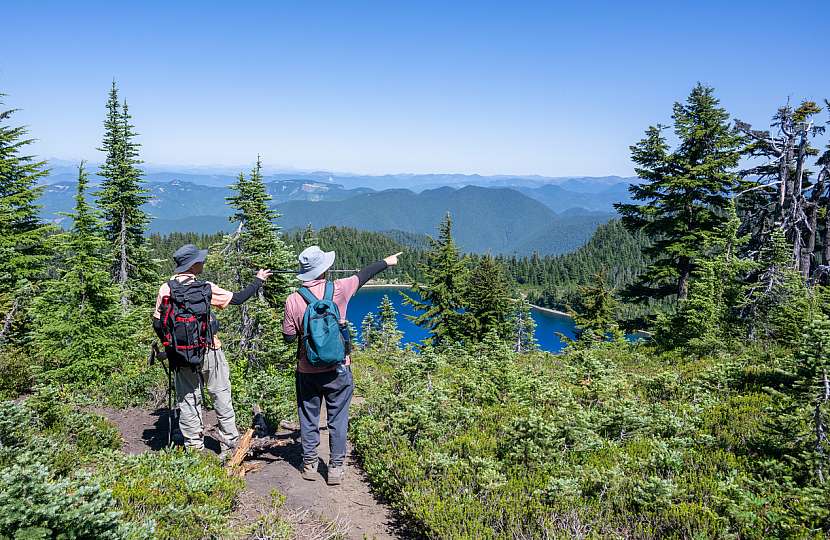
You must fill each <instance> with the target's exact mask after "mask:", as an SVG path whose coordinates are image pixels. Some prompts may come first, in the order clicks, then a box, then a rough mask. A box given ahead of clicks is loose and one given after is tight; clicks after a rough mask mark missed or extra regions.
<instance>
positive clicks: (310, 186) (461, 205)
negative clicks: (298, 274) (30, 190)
mask: <svg viewBox="0 0 830 540" xmlns="http://www.w3.org/2000/svg"><path fill="white" fill-rule="evenodd" d="M320 174H321V175H322V174H323V173H320ZM170 176H175V178H172V179H169V178H170ZM279 176H280V175H271V176H269V177H267V183H266V186H267V189H268V192H269V193H270V194H271V196H272V197H273V207H274V209H275V210H277V211H278V212H279V213H280V214H281V215H282V217H281V218H280V220H279V224H280V226H282V227H283V228H285V229H292V228H297V227H305V226H306V225H309V224H310V225H312V226H314V227H315V228H321V227H324V226H327V225H341V226H350V227H355V228H360V229H365V230H372V231H392V230H394V231H402V232H403V233H413V234H435V232H436V227H437V225H438V223H439V222H440V221H441V219H442V218H443V217H444V215H445V214H446V213H447V212H450V213H451V215H452V217H453V221H454V224H455V226H454V231H455V235H456V240H457V242H458V244H459V246H460V247H461V248H462V249H463V250H465V251H474V252H485V251H490V252H493V253H515V254H518V255H525V254H529V253H532V252H533V251H537V252H539V253H540V254H558V253H564V252H566V251H570V250H572V249H575V248H577V247H579V246H580V245H582V244H583V243H584V242H585V241H586V240H587V239H588V238H589V237H590V235H591V234H592V233H593V231H594V229H595V228H596V227H597V226H598V225H599V224H601V223H604V222H606V221H608V220H609V219H611V217H613V207H612V204H613V203H614V202H618V201H623V200H627V199H628V191H627V188H628V183H626V182H625V181H622V180H625V179H622V178H619V177H606V178H602V179H596V178H593V179H592V178H573V177H572V178H568V179H562V181H561V182H559V183H556V184H550V183H549V184H544V183H542V184H541V185H536V184H533V182H535V181H536V180H533V182H532V181H531V177H523V178H525V179H526V184H525V185H513V186H511V187H496V186H494V185H493V182H492V179H493V178H495V177H478V178H487V179H489V181H488V183H487V187H481V186H477V185H474V184H472V183H471V182H469V180H471V179H473V178H475V176H474V175H395V176H394V177H395V178H401V177H406V178H407V179H409V180H410V181H413V179H416V178H417V180H416V183H418V185H419V186H421V187H424V186H426V185H428V182H432V181H439V180H441V179H443V180H444V181H446V182H452V181H454V180H457V182H455V183H453V185H451V186H442V187H439V188H432V189H415V190H412V189H383V190H380V191H378V190H375V189H373V188H370V187H365V186H354V187H347V186H346V185H343V184H340V183H336V182H333V181H332V178H331V177H330V176H329V177H325V178H322V177H321V178H320V179H314V178H316V177H315V176H314V173H308V174H307V175H305V176H304V177H302V178H299V179H298V178H291V179H275V177H279ZM295 176H296V175H295ZM206 177H209V179H210V181H211V183H212V184H213V185H208V184H201V183H195V182H193V181H191V180H199V181H200V182H202V181H206ZM364 178H375V179H381V178H383V179H385V180H383V181H381V180H377V182H376V185H383V184H384V183H389V182H391V180H390V178H392V177H391V176H390V177H364ZM498 178H501V177H498ZM508 178H509V179H513V180H515V179H516V178H517V177H504V181H505V182H507V181H508ZM533 178H542V177H533ZM56 179H57V181H55V180H56ZM145 179H146V180H147V189H148V190H149V192H150V197H151V199H150V201H149V202H148V204H147V205H146V207H145V210H146V211H147V212H148V213H149V214H150V215H151V216H152V218H153V219H152V221H151V224H150V231H151V232H160V233H169V232H174V231H194V232H218V231H227V230H230V229H231V228H232V224H231V223H230V222H229V221H228V216H229V215H230V214H231V209H230V207H228V206H227V204H226V197H228V196H229V195H230V194H231V190H230V189H229V188H228V187H227V185H228V184H230V183H232V182H234V181H235V178H233V177H231V176H226V175H201V174H180V173H149V174H147V175H145ZM461 179H464V180H465V181H464V182H462V181H461ZM73 180H74V179H72V176H71V175H70V173H67V172H63V173H57V174H55V173H54V172H53V175H52V176H50V179H49V184H48V185H47V186H45V190H44V194H43V196H42V198H41V200H40V204H42V205H43V209H42V214H43V216H44V218H46V219H49V220H52V221H54V222H56V223H61V222H63V223H66V222H65V221H64V220H65V219H66V218H63V217H61V215H60V213H61V212H70V211H71V210H72V208H73V205H74V201H73V197H74V194H75V185H76V184H75V182H74V181H73ZM96 181H100V179H98V178H95V177H94V178H93V183H97V182H96ZM92 191H94V187H93V189H92Z"/></svg>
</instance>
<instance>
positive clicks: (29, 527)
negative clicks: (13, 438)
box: [0, 454, 150, 540]
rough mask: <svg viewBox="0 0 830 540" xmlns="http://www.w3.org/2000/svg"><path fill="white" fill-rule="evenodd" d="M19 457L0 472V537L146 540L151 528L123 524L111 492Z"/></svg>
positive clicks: (27, 458)
mask: <svg viewBox="0 0 830 540" xmlns="http://www.w3.org/2000/svg"><path fill="white" fill-rule="evenodd" d="M20 461H21V462H24V463H21V464H16V465H12V466H11V467H8V468H6V469H4V470H2V471H0V485H2V486H3V489H2V490H0V538H15V539H21V540H22V539H32V540H34V539H52V538H96V539H111V540H117V539H127V538H130V539H139V538H150V530H149V529H147V528H144V527H141V526H140V525H135V524H130V523H126V522H124V521H123V520H122V512H120V511H118V510H117V508H116V506H115V501H114V500H113V498H112V496H111V495H110V493H109V492H108V491H106V490H104V489H101V487H100V486H99V485H98V484H97V483H95V482H94V481H91V480H90V479H89V478H88V477H87V476H84V475H78V476H76V477H72V478H67V477H64V478H60V477H58V478H55V477H53V476H52V474H51V472H50V470H49V468H48V467H47V466H45V465H43V464H40V463H38V462H37V459H36V458H34V457H33V456H27V455H26V454H21V455H20ZM25 462H28V463H25Z"/></svg>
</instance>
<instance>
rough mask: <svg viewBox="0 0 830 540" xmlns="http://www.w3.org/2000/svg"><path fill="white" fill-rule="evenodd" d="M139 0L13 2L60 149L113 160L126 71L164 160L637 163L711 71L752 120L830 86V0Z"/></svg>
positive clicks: (12, 68)
mask: <svg viewBox="0 0 830 540" xmlns="http://www.w3.org/2000/svg"><path fill="white" fill-rule="evenodd" d="M125 4H126V2H112V1H107V2H82V1H79V2H43V1H39V2H10V3H8V4H7V5H5V6H4V7H3V10H2V17H3V20H4V22H3V36H2V45H0V92H3V93H6V94H8V96H7V97H6V98H5V101H6V104H7V106H12V107H17V108H21V109H23V111H22V112H21V113H19V114H18V115H17V116H16V120H17V121H19V122H21V123H25V124H28V125H29V127H30V129H31V133H32V135H33V136H35V137H37V138H38V139H39V141H38V143H37V146H36V147H35V150H36V151H37V152H38V153H39V154H40V155H42V156H44V157H59V158H64V159H79V158H86V159H90V160H93V161H94V160H98V159H100V155H99V154H98V153H97V152H96V151H95V148H96V146H98V144H99V141H100V137H101V124H102V120H103V114H104V102H105V99H106V94H107V90H108V87H109V84H110V81H111V80H112V79H113V78H115V79H117V81H118V84H119V87H120V88H121V91H122V94H123V96H125V97H126V98H127V100H128V101H129V104H130V108H131V110H132V112H133V114H134V116H135V123H136V125H137V128H138V130H139V131H140V133H141V137H140V142H141V143H142V144H143V149H142V156H143V158H144V159H145V161H147V162H149V163H165V164H188V165H192V164H196V165H212V164H224V165H237V164H245V166H246V168H247V166H248V164H250V163H251V162H252V161H253V159H254V158H255V156H256V154H257V153H260V154H262V156H263V159H264V161H265V162H266V163H267V164H269V165H272V166H276V167H295V168H301V169H328V170H338V171H352V172H363V173H392V172H465V173H473V172H477V173H483V174H498V173H506V174H529V173H535V174H545V175H555V176H562V175H604V174H621V175H625V174H630V173H631V172H632V165H631V163H630V161H629V155H628V146H629V145H630V144H631V143H633V142H635V141H636V140H637V139H639V138H640V137H641V135H642V132H643V130H644V129H645V128H646V127H647V126H648V125H649V124H653V123H657V122H666V121H667V120H668V117H669V115H670V108H671V104H672V102H673V101H675V100H678V99H682V98H683V97H684V96H685V95H686V94H687V93H688V91H689V90H690V89H691V87H692V86H693V85H694V83H695V82H696V81H703V82H705V83H707V84H710V85H713V86H714V87H715V88H716V89H717V94H718V96H719V97H720V98H721V100H722V102H723V104H724V105H725V106H726V107H727V108H728V110H729V111H730V112H732V114H733V115H734V116H737V117H740V118H742V119H745V120H748V121H752V122H765V121H767V119H768V118H769V117H770V116H771V114H772V113H773V112H774V110H775V108H776V107H777V106H778V105H779V104H781V103H782V102H783V101H784V100H786V99H787V97H788V96H789V97H792V98H793V99H795V100H798V99H801V98H805V97H806V98H812V99H816V100H820V99H823V98H824V97H830V69H828V65H830V54H828V53H830V36H828V33H827V21H828V20H830V2H828V1H827V0H804V1H802V2H799V3H798V10H796V9H794V8H787V7H785V4H782V3H781V2H780V0H779V1H776V2H768V1H766V0H751V1H750V0H736V1H731V2H723V1H719V2H715V1H709V0H698V1H694V2H672V1H648V2H636V1H630V2H624V1H623V2H621V1H609V2H593V1H574V2H567V3H560V2H554V1H551V2H538V3H536V2H500V3H496V2H492V3H491V2H469V3H464V2H446V1H443V2H431V1H423V0H418V1H409V2H388V1H387V2H381V1H378V2H360V1H341V2H297V1H294V2H204V1H202V2H154V1H143V2H133V3H132V4H133V5H132V6H127V5H125ZM800 14H803V17H802V18H799V15H800Z"/></svg>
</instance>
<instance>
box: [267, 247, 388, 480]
mask: <svg viewBox="0 0 830 540" xmlns="http://www.w3.org/2000/svg"><path fill="white" fill-rule="evenodd" d="M398 255H400V253H396V254H395V255H390V256H389V257H386V258H385V259H383V260H382V261H377V262H374V263H372V264H370V265H369V266H367V267H366V268H364V269H362V270H360V271H359V272H358V273H357V274H355V275H353V276H350V277H347V278H343V279H338V280H335V281H334V282H330V281H327V280H326V271H328V269H329V268H331V265H332V264H334V258H335V253H334V251H328V252H324V251H323V250H321V249H320V248H319V247H318V246H311V247H309V248H307V249H305V250H303V252H302V253H300V255H299V257H298V259H299V262H300V273H299V274H298V275H297V278H298V279H300V280H301V281H302V282H303V283H302V286H301V288H304V289H305V291H303V293H304V294H305V295H306V298H304V297H303V294H301V292H299V291H298V292H294V293H292V294H291V295H289V296H288V298H287V299H286V301H285V318H284V320H283V328H282V332H283V336H284V337H285V339H286V341H288V342H293V341H295V340H297V339H298V337H299V338H302V337H303V336H302V334H303V317H304V315H305V313H306V309H307V308H308V307H309V305H310V302H309V300H312V301H313V300H323V299H324V298H325V296H326V292H327V284H328V287H329V288H330V290H329V293H330V294H331V301H332V302H333V303H334V304H335V305H336V307H337V310H338V311H339V316H340V323H341V325H345V323H346V310H347V308H348V305H349V299H350V298H351V297H352V296H354V294H355V293H356V292H357V291H358V289H360V287H362V286H363V285H364V284H365V283H366V282H367V281H369V280H370V279H371V278H372V277H374V276H375V275H376V274H378V273H379V272H382V271H383V270H385V269H386V268H388V267H390V266H395V265H396V264H398ZM332 286H333V292H332V291H331V288H332ZM309 293H310V295H309ZM348 349H349V347H348V342H347V343H346V354H345V357H344V358H343V360H342V361H341V362H338V363H337V364H336V365H330V366H313V365H311V363H310V362H309V360H308V355H307V352H306V345H305V344H304V340H303V339H299V341H298V345H297V372H296V390H297V413H298V416H299V418H300V438H301V439H302V446H303V466H302V477H303V478H305V479H306V480H316V472H317V467H318V462H319V459H318V457H317V447H318V446H319V444H320V428H319V424H320V406H321V402H322V400H323V399H325V400H326V423H327V426H328V431H329V444H330V455H331V457H330V460H329V464H328V474H327V478H326V479H327V481H328V483H329V484H330V485H335V484H339V483H341V481H342V479H343V474H344V467H343V460H344V458H345V456H346V435H347V432H348V427H349V405H350V403H351V400H352V393H353V391H354V381H353V380H352V370H351V367H350V365H351V358H350V357H349V354H348V352H349V351H348Z"/></svg>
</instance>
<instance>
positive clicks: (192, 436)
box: [153, 244, 271, 452]
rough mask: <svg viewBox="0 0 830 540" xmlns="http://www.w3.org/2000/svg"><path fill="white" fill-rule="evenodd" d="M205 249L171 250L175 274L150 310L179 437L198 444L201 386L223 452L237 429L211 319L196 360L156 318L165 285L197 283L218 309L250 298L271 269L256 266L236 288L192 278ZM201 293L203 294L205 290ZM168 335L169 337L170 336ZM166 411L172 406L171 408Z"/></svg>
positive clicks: (166, 296) (166, 294) (165, 298)
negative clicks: (169, 374)
mask: <svg viewBox="0 0 830 540" xmlns="http://www.w3.org/2000/svg"><path fill="white" fill-rule="evenodd" d="M206 258H207V250H206V249H203V250H200V249H198V248H197V247H196V246H194V245H193V244H186V245H184V246H182V247H180V248H179V249H178V250H176V253H174V254H173V260H174V262H175V263H176V268H175V274H174V275H173V276H171V278H170V280H169V281H166V282H165V283H163V284H162V285H161V286H160V287H159V292H158V295H157V296H156V309H155V312H154V313H153V329H154V330H155V332H156V335H158V337H159V339H160V340H161V342H162V343H165V342H168V343H166V346H165V348H166V349H167V351H168V355H167V356H168V359H169V361H170V367H171V369H173V370H174V371H175V376H174V380H175V389H176V406H177V408H178V410H179V429H180V432H181V434H182V436H183V438H184V445H185V447H186V448H192V449H202V448H204V424H203V422H202V387H203V386H204V387H205V388H206V390H207V391H208V393H209V394H210V396H211V399H212V400H213V407H214V410H215V411H216V417H217V421H218V424H219V433H220V434H221V436H222V439H224V440H222V441H220V442H221V445H222V449H223V452H226V451H227V450H228V449H229V448H231V447H233V446H235V445H236V441H237V439H238V438H239V430H238V429H237V427H236V414H235V412H234V410H233V400H232V397H231V383H230V368H229V366H228V362H227V359H226V358H225V353H224V352H223V351H222V343H221V342H220V341H219V337H218V336H217V335H216V332H215V327H214V325H213V324H212V323H213V321H211V328H210V329H209V332H208V333H207V337H209V343H208V345H207V347H206V350H205V351H204V353H203V354H202V355H201V358H200V360H201V361H200V362H198V363H193V364H191V363H189V362H185V361H183V359H182V358H180V356H181V355H180V354H178V353H177V351H176V348H175V346H174V345H175V344H174V343H169V342H170V341H171V340H170V328H169V324H170V321H169V320H168V321H166V323H167V325H168V327H165V321H163V320H162V318H163V317H162V316H163V314H162V309H163V306H169V305H170V296H171V293H172V291H171V286H173V287H177V288H178V287H181V286H185V287H186V286H187V285H188V284H198V285H200V286H203V287H205V288H207V291H208V292H209V296H210V298H209V299H208V302H209V304H210V306H212V307H214V308H217V309H224V308H226V307H228V306H230V305H239V304H242V303H244V302H246V301H247V300H248V299H250V298H251V297H252V296H253V295H254V294H256V292H257V291H258V290H259V288H260V287H261V286H262V284H263V283H264V282H265V280H267V279H268V277H270V275H271V271H270V270H259V271H258V272H257V274H256V277H255V278H254V281H253V282H252V283H251V284H250V285H248V286H247V287H245V288H244V289H242V290H241V291H239V292H231V291H228V290H225V289H223V288H221V287H219V286H218V285H216V284H214V283H210V282H203V281H200V280H198V276H199V274H201V273H202V270H203V269H204V263H205V259H206ZM206 296H207V294H206ZM165 315H169V313H166V314H165ZM173 341H174V340H173ZM171 413H172V411H171Z"/></svg>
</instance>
